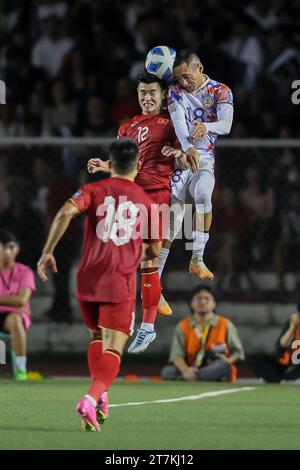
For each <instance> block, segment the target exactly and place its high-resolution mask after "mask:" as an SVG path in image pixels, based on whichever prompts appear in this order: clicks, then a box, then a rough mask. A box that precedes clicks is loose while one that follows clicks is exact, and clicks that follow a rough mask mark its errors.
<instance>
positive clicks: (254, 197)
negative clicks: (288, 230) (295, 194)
mask: <svg viewBox="0 0 300 470" xmlns="http://www.w3.org/2000/svg"><path fill="white" fill-rule="evenodd" d="M245 178H246V188H245V189H244V190H242V191H241V192H240V198H241V201H242V203H243V204H244V206H245V207H246V208H248V209H249V210H250V211H252V213H253V216H254V218H253V225H252V227H253V240H252V247H253V250H252V255H253V258H254V259H255V260H260V262H261V263H262V264H264V266H265V265H266V264H270V263H271V261H272V259H273V258H272V256H273V245H274V242H275V240H274V236H275V235H277V233H274V226H273V221H274V219H273V215H274V209H275V196H274V190H273V188H272V187H271V186H270V185H268V183H267V182H266V181H263V180H262V177H261V174H260V173H259V170H258V168H256V167H255V166H252V165H251V166H249V167H248V168H247V170H246V173H245ZM262 181H263V182H262Z"/></svg>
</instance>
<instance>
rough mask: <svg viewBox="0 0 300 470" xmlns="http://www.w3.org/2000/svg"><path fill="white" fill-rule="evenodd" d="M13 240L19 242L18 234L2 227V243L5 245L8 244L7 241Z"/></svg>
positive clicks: (0, 237)
mask: <svg viewBox="0 0 300 470" xmlns="http://www.w3.org/2000/svg"><path fill="white" fill-rule="evenodd" d="M11 242H14V243H18V244H19V241H18V239H17V237H16V235H15V234H14V233H12V232H10V231H9V230H5V229H0V243H2V244H3V245H6V244H7V243H11Z"/></svg>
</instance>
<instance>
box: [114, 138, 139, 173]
mask: <svg viewBox="0 0 300 470" xmlns="http://www.w3.org/2000/svg"><path fill="white" fill-rule="evenodd" d="M138 153H139V149H138V146H137V144H136V143H135V142H134V141H133V140H131V139H129V138H128V137H121V138H120V139H117V140H115V141H114V142H113V143H112V144H111V146H110V148H109V158H110V161H111V163H112V165H113V167H114V169H115V170H116V171H117V172H118V173H120V174H122V175H126V174H127V173H130V172H131V171H132V170H133V169H134V167H135V165H136V162H137V160H138Z"/></svg>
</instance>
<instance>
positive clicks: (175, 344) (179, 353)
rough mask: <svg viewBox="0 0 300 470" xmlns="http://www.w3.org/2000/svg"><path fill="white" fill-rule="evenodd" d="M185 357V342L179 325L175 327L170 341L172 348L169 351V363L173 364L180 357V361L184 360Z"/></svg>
mask: <svg viewBox="0 0 300 470" xmlns="http://www.w3.org/2000/svg"><path fill="white" fill-rule="evenodd" d="M185 356H186V351H185V341H184V334H183V331H182V328H181V326H180V323H179V324H178V325H177V326H176V329H175V332H174V336H173V340H172V346H171V351H170V357H169V362H173V361H174V359H176V358H178V357H181V358H182V359H185Z"/></svg>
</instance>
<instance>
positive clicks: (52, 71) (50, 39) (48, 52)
mask: <svg viewBox="0 0 300 470" xmlns="http://www.w3.org/2000/svg"><path fill="white" fill-rule="evenodd" d="M44 24H45V35H44V36H43V37H42V38H41V39H39V40H38V41H37V42H36V44H35V45H34V47H33V50H32V64H33V65H35V66H36V67H41V68H43V69H45V70H46V71H47V73H48V75H49V77H50V78H54V77H56V75H57V74H58V72H59V70H60V68H61V66H62V65H63V62H64V59H65V56H66V54H67V53H68V52H70V50H71V49H72V47H73V45H74V41H73V40H72V39H71V38H68V37H62V35H61V23H60V20H59V19H58V17H57V16H54V15H53V16H48V17H47V18H46V19H45V22H44Z"/></svg>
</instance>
